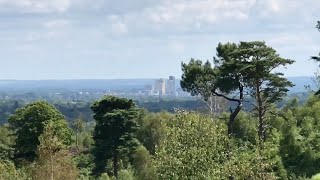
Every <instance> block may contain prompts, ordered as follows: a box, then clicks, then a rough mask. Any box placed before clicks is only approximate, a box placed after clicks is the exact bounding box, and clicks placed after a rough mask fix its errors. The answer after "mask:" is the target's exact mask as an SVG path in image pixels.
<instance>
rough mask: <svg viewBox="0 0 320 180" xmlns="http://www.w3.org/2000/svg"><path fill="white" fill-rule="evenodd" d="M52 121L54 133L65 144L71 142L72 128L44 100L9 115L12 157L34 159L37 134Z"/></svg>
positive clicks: (37, 140)
mask: <svg viewBox="0 0 320 180" xmlns="http://www.w3.org/2000/svg"><path fill="white" fill-rule="evenodd" d="M50 121H53V122H54V123H55V124H56V126H55V133H56V134H57V136H59V138H60V139H61V141H62V143H63V144H65V145H71V143H72V130H71V129H70V128H69V127H68V124H67V123H66V121H65V120H64V117H63V115H62V114H61V113H60V112H59V111H58V110H57V109H56V108H55V107H54V106H52V105H50V104H49V103H47V102H44V101H38V102H33V103H31V104H28V105H27V106H25V107H22V108H20V109H17V111H16V112H15V113H14V114H13V115H11V116H10V117H9V124H10V128H11V129H12V131H13V132H14V133H13V134H14V136H15V137H16V138H15V144H14V149H15V152H14V158H15V159H16V160H27V161H34V159H35V158H36V151H37V146H38V145H39V144H40V142H39V136H40V135H41V134H42V133H43V131H44V127H45V126H46V124H48V122H50Z"/></svg>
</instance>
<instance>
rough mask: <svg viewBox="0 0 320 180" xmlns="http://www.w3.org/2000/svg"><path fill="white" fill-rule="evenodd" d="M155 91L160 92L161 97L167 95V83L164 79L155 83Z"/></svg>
mask: <svg viewBox="0 0 320 180" xmlns="http://www.w3.org/2000/svg"><path fill="white" fill-rule="evenodd" d="M154 91H155V92H158V94H159V95H166V81H165V80H164V79H163V78H161V79H158V80H156V81H155V84H154ZM155 94H157V93H155Z"/></svg>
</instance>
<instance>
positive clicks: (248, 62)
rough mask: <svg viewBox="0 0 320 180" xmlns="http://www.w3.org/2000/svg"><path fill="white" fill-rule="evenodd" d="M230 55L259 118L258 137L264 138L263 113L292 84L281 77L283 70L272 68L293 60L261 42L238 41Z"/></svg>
mask: <svg viewBox="0 0 320 180" xmlns="http://www.w3.org/2000/svg"><path fill="white" fill-rule="evenodd" d="M229 56H230V58H231V59H236V60H237V62H235V63H237V64H239V65H238V66H239V68H241V69H240V70H239V73H240V74H241V75H242V77H243V81H244V86H245V89H246V90H247V91H248V94H249V95H250V96H251V98H252V99H253V102H252V105H253V106H254V110H255V112H256V114H257V117H258V118H259V137H260V139H263V140H265V138H266V126H267V124H266V122H265V115H266V113H267V112H268V110H270V109H271V106H272V104H273V103H275V102H277V101H279V100H281V98H282V97H284V96H285V95H286V93H287V91H288V87H292V86H293V84H292V83H291V82H290V81H288V80H287V79H286V78H284V77H283V73H278V72H276V71H275V70H276V68H279V67H281V66H287V65H290V64H292V63H293V62H294V61H293V60H290V59H284V58H282V57H280V56H279V54H277V52H276V51H275V50H274V49H273V48H272V47H269V46H267V45H266V44H265V42H260V41H253V42H240V44H238V45H237V48H236V50H235V51H234V52H232V53H230V55H229Z"/></svg>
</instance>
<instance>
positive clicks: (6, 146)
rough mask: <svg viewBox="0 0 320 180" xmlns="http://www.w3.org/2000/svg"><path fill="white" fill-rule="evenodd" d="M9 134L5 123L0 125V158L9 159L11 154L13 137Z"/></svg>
mask: <svg viewBox="0 0 320 180" xmlns="http://www.w3.org/2000/svg"><path fill="white" fill-rule="evenodd" d="M11 134H12V132H11V131H10V129H9V127H8V126H7V125H3V126H0V159H9V158H12V156H13V148H12V146H13V143H14V137H13V136H11Z"/></svg>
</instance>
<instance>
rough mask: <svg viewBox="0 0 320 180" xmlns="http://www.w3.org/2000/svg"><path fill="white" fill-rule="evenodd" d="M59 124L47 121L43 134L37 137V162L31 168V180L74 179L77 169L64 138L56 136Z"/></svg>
mask: <svg viewBox="0 0 320 180" xmlns="http://www.w3.org/2000/svg"><path fill="white" fill-rule="evenodd" d="M60 128H61V127H60V124H59V123H57V122H53V121H49V122H48V123H47V124H46V125H45V127H44V131H43V133H42V134H41V135H40V136H39V141H40V144H39V145H38V150H37V155H38V157H37V160H36V162H35V164H34V166H33V167H32V178H33V179H36V180H37V179H39V180H42V179H75V178H76V177H77V175H78V172H77V169H76V167H75V165H74V163H73V161H72V157H71V154H70V153H69V151H68V150H67V149H66V148H67V145H66V144H65V143H64V138H61V136H58V134H57V132H59V131H57V129H60Z"/></svg>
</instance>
